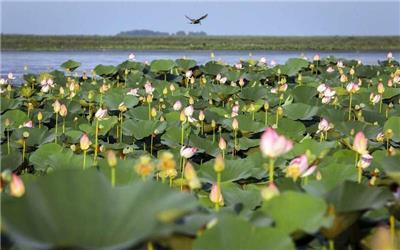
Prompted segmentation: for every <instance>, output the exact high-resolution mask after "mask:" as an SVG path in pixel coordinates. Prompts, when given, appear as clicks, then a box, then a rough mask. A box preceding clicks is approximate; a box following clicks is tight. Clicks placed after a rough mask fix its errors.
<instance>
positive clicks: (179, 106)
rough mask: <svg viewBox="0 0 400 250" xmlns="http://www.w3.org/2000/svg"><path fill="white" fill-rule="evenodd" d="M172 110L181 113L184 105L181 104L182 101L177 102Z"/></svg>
mask: <svg viewBox="0 0 400 250" xmlns="http://www.w3.org/2000/svg"><path fill="white" fill-rule="evenodd" d="M172 108H173V109H174V110H175V111H179V110H181V109H182V103H181V101H179V100H178V101H176V102H175V103H174V106H172Z"/></svg>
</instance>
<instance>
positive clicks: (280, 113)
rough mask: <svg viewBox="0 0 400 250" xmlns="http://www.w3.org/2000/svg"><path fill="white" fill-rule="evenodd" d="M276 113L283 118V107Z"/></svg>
mask: <svg viewBox="0 0 400 250" xmlns="http://www.w3.org/2000/svg"><path fill="white" fill-rule="evenodd" d="M276 112H277V113H278V115H279V116H282V115H283V108H282V107H281V106H279V107H278V108H277V109H276Z"/></svg>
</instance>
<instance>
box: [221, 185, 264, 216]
mask: <svg viewBox="0 0 400 250" xmlns="http://www.w3.org/2000/svg"><path fill="white" fill-rule="evenodd" d="M221 190H222V195H223V197H224V202H225V205H226V206H228V207H229V206H231V207H235V206H240V207H241V209H242V210H251V211H252V210H254V209H256V208H257V207H259V206H260V205H261V204H262V197H261V192H260V190H259V189H258V188H257V187H255V185H246V187H245V189H243V188H241V187H240V186H239V185H238V184H236V183H231V182H226V183H223V184H222V185H221ZM247 212H248V211H247Z"/></svg>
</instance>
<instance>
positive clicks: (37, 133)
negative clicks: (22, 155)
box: [11, 127, 61, 147]
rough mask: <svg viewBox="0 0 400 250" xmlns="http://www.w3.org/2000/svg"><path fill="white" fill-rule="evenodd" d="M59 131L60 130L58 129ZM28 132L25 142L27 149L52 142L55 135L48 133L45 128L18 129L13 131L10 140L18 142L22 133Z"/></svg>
mask: <svg viewBox="0 0 400 250" xmlns="http://www.w3.org/2000/svg"><path fill="white" fill-rule="evenodd" d="M60 130H61V128H60ZM24 132H28V133H29V137H28V138H27V140H26V145H27V146H28V147H33V146H37V145H41V144H45V143H49V142H52V141H54V137H55V133H53V132H50V131H49V130H48V128H47V127H42V128H18V129H16V130H14V132H13V134H12V136H11V139H12V140H19V139H21V138H23V133H24Z"/></svg>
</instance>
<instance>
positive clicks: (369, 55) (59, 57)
mask: <svg viewBox="0 0 400 250" xmlns="http://www.w3.org/2000/svg"><path fill="white" fill-rule="evenodd" d="M130 53H134V54H135V55H136V60H138V61H142V62H144V61H149V62H150V61H152V60H154V59H177V58H182V57H187V58H191V59H194V60H196V61H197V62H198V63H200V64H204V63H205V62H207V61H209V60H210V53H211V51H57V52H43V51H38V52H25V51H2V52H1V67H0V68H1V71H0V74H1V77H5V76H6V75H7V74H8V73H9V72H13V73H14V75H15V76H16V77H18V78H20V77H21V75H22V74H24V72H25V71H24V66H27V68H28V70H27V72H30V73H38V72H43V71H47V70H53V69H59V68H60V67H59V66H60V65H61V64H62V63H63V62H65V61H67V60H69V59H72V60H75V61H78V62H81V63H82V65H81V67H80V68H78V70H77V72H78V73H81V72H82V71H89V72H90V70H91V69H93V68H94V67H95V66H96V65H98V64H111V65H117V64H119V63H121V62H123V61H125V60H126V59H127V58H128V55H129V54H130ZM249 53H251V57H252V58H254V59H257V60H258V59H259V58H261V57H265V58H267V60H268V61H270V60H275V61H276V62H277V63H284V62H285V61H286V60H287V59H288V58H291V57H299V56H302V55H304V56H306V57H308V58H312V57H313V56H314V55H315V54H316V53H317V52H315V51H307V52H304V53H302V52H299V51H250V52H249V51H214V54H215V58H216V59H218V60H219V59H221V60H223V61H224V62H227V63H230V64H233V63H236V62H238V61H239V60H240V59H248V58H249V57H250V55H249ZM319 54H320V55H321V57H326V56H335V57H337V58H347V59H356V60H361V61H362V62H363V63H364V64H377V62H378V60H385V59H386V52H384V51H367V52H365V51H361V52H359V51H334V52H320V53H319ZM393 55H394V57H395V58H396V59H398V58H400V52H399V51H397V52H393Z"/></svg>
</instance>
